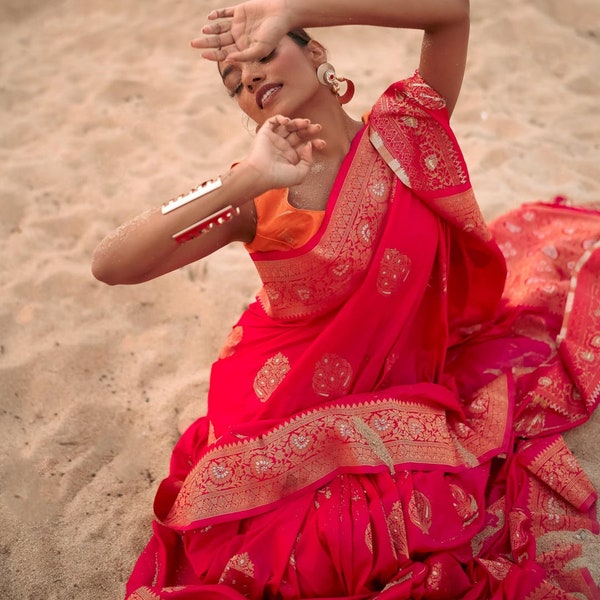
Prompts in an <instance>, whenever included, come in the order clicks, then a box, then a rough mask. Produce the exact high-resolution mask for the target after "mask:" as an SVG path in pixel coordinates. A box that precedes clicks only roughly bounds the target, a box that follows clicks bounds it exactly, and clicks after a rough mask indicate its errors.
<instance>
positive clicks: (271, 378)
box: [254, 352, 290, 402]
mask: <svg viewBox="0 0 600 600" xmlns="http://www.w3.org/2000/svg"><path fill="white" fill-rule="evenodd" d="M289 370H290V361H289V360H288V358H287V356H285V355H283V354H282V353H281V352H279V353H278V354H276V355H275V356H273V357H271V358H269V360H267V361H266V362H265V364H264V365H263V367H262V368H261V369H260V371H259V372H258V373H257V375H256V377H255V379H254V393H255V394H256V395H257V397H258V399H259V400H260V401H261V402H266V401H267V400H268V399H269V398H270V397H271V394H272V393H273V392H274V391H275V390H276V389H277V386H278V385H279V384H280V383H281V382H282V381H283V379H284V377H285V376H286V375H287V374H288V372H289Z"/></svg>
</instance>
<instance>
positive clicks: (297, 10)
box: [192, 0, 469, 112]
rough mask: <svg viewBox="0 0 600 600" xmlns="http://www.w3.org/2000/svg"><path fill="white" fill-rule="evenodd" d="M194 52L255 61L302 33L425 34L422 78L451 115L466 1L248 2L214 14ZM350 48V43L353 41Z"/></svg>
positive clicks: (462, 58)
mask: <svg viewBox="0 0 600 600" xmlns="http://www.w3.org/2000/svg"><path fill="white" fill-rule="evenodd" d="M209 20H210V21H211V22H210V23H209V24H208V25H206V26H205V27H204V28H203V29H202V33H203V34H205V36H206V37H203V38H199V39H195V40H193V41H192V46H194V47H195V48H200V49H202V50H203V53H202V54H203V56H204V57H205V58H208V59H210V60H219V61H222V60H226V59H229V60H236V61H241V60H257V59H260V58H262V57H263V56H266V55H267V54H269V52H270V51H271V50H272V49H273V48H274V47H275V46H276V44H277V43H278V41H279V40H280V39H281V37H282V36H283V35H285V33H287V32H288V31H291V30H292V29H295V28H299V27H307V28H310V27H327V26H335V25H374V26H379V27H397V28H407V29H422V30H423V31H424V38H423V47H422V52H421V59H420V63H419V71H420V73H421V76H422V77H423V78H424V79H425V80H426V81H427V82H428V83H429V85H431V87H433V88H434V89H435V90H436V91H437V92H438V93H439V94H441V95H442V97H443V98H444V99H445V100H446V104H447V106H448V110H449V111H450V112H452V110H453V108H454V106H455V104H456V100H457V98H458V94H459V92H460V88H461V84H462V79H463V74H464V69H465V62H466V56H467V45H468V38H469V1H468V0H411V1H404V2H402V1H397V0H396V1H392V0H368V1H365V0H336V1H332V0H249V1H248V2H243V3H241V4H238V5H236V6H233V7H230V8H224V9H218V10H214V11H213V12H212V13H211V14H210V15H209ZM349 43H351V41H349Z"/></svg>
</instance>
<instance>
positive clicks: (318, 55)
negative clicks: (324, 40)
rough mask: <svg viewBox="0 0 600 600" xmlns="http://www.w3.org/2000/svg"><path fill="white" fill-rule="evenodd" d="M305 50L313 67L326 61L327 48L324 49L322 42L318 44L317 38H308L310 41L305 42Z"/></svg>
mask: <svg viewBox="0 0 600 600" xmlns="http://www.w3.org/2000/svg"><path fill="white" fill-rule="evenodd" d="M305 50H306V51H307V52H308V56H309V58H310V59H311V61H312V62H313V64H314V66H315V67H318V66H319V65H320V64H322V63H324V62H327V50H325V47H324V46H323V44H320V43H319V42H317V40H310V42H308V44H306V47H305Z"/></svg>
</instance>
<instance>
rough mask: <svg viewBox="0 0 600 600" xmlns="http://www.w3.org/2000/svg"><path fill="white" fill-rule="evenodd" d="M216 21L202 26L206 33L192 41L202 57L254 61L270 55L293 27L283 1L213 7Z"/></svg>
mask: <svg viewBox="0 0 600 600" xmlns="http://www.w3.org/2000/svg"><path fill="white" fill-rule="evenodd" d="M208 19H209V21H213V22H212V23H209V24H207V25H205V26H204V27H203V28H202V33H203V34H204V35H205V36H206V37H203V38H197V39H194V40H192V42H191V44H192V46H193V47H194V48H200V49H202V50H204V51H203V52H202V56H203V57H204V58H206V59H208V60H214V61H224V60H230V61H234V60H235V61H252V60H259V59H261V58H263V57H264V56H268V55H269V54H270V53H271V52H272V50H273V48H275V46H277V44H278V43H279V41H280V40H281V39H282V38H283V37H284V36H285V35H286V34H287V32H288V31H289V30H290V29H292V28H293V26H294V25H293V24H292V23H291V20H290V15H289V12H288V11H287V10H286V2H284V1H283V0H250V1H249V2H243V3H242V4H237V5H235V6H232V7H229V8H220V9H216V10H213V11H212V12H211V13H210V14H209V15H208Z"/></svg>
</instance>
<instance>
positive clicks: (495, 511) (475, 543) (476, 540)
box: [471, 497, 506, 556]
mask: <svg viewBox="0 0 600 600" xmlns="http://www.w3.org/2000/svg"><path fill="white" fill-rule="evenodd" d="M505 508H506V499H505V498H504V497H503V498H500V499H498V500H496V502H494V503H493V504H491V505H490V506H489V507H488V509H487V523H488V524H487V525H486V526H485V527H484V528H483V529H482V530H481V531H480V532H479V533H477V534H476V535H475V536H473V539H472V540H471V548H472V550H473V556H478V555H479V554H481V551H482V549H483V547H484V546H485V543H486V541H487V540H491V539H492V538H493V537H494V536H495V535H496V534H497V533H498V532H499V531H501V530H502V529H504V524H505V522H506V519H505Z"/></svg>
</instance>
